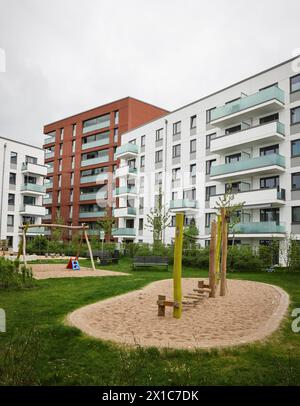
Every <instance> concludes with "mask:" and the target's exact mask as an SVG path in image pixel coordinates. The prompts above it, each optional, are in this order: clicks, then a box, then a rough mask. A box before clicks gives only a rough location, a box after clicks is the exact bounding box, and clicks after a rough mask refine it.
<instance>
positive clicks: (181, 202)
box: [170, 199, 197, 209]
mask: <svg viewBox="0 0 300 406" xmlns="http://www.w3.org/2000/svg"><path fill="white" fill-rule="evenodd" d="M196 208H197V201H196V200H190V199H178V200H171V201H170V209H196Z"/></svg>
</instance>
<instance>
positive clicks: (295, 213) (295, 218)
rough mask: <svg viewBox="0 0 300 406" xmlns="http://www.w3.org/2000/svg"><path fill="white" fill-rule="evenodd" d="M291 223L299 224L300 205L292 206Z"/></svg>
mask: <svg viewBox="0 0 300 406" xmlns="http://www.w3.org/2000/svg"><path fill="white" fill-rule="evenodd" d="M292 223H294V224H300V206H294V207H292Z"/></svg>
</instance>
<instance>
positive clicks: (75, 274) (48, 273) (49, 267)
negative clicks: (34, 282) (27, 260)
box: [30, 264, 128, 279]
mask: <svg viewBox="0 0 300 406" xmlns="http://www.w3.org/2000/svg"><path fill="white" fill-rule="evenodd" d="M66 266H67V265H66V264H30V268H31V269H32V273H33V277H34V278H35V279H49V278H83V277H87V276H122V275H128V274H127V273H124V272H115V271H102V270H101V269H97V270H96V271H93V270H92V269H91V268H80V271H73V270H71V269H66Z"/></svg>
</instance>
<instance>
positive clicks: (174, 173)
mask: <svg viewBox="0 0 300 406" xmlns="http://www.w3.org/2000/svg"><path fill="white" fill-rule="evenodd" d="M179 179H180V168H174V169H172V180H179Z"/></svg>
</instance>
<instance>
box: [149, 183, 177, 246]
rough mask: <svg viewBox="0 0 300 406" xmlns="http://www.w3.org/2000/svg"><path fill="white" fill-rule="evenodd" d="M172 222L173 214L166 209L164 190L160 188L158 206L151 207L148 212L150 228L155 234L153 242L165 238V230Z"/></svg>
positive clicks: (155, 242)
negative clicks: (163, 201)
mask: <svg viewBox="0 0 300 406" xmlns="http://www.w3.org/2000/svg"><path fill="white" fill-rule="evenodd" d="M170 224H171V216H170V213H169V210H166V209H165V207H164V206H163V204H162V191H161V188H160V189H159V194H158V202H157V207H155V208H151V210H150V213H149V214H147V224H146V228H148V229H149V230H150V231H151V232H152V234H153V244H154V245H156V244H157V243H159V242H161V241H162V239H163V231H164V230H165V229H166V228H167V227H168V226H169V225H170Z"/></svg>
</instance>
